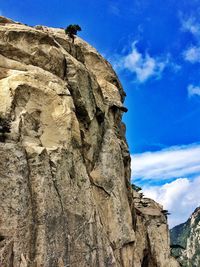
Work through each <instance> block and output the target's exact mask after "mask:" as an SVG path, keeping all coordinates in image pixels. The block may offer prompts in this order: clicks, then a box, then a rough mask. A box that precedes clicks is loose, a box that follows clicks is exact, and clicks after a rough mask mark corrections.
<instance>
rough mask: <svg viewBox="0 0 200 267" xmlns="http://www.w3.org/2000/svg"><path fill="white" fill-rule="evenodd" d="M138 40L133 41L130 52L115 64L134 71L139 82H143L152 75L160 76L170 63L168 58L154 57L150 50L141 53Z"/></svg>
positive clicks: (120, 67) (117, 66)
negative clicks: (137, 45)
mask: <svg viewBox="0 0 200 267" xmlns="http://www.w3.org/2000/svg"><path fill="white" fill-rule="evenodd" d="M136 44H137V41H135V42H133V43H132V49H131V52H130V53H129V54H127V55H126V56H122V57H121V58H120V59H119V58H118V60H117V62H116V63H115V64H114V66H115V68H117V69H126V70H129V71H130V72H132V73H133V74H134V75H135V76H136V79H137V81H138V82H140V83H143V82H145V81H147V80H148V79H150V78H151V77H154V78H160V77H161V75H162V72H163V70H164V69H165V67H166V66H167V64H168V59H167V58H165V59H163V58H161V57H152V56H151V55H150V54H149V53H148V52H145V53H141V52H139V51H138V49H137V47H136Z"/></svg>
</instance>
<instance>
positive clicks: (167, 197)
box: [143, 177, 200, 227]
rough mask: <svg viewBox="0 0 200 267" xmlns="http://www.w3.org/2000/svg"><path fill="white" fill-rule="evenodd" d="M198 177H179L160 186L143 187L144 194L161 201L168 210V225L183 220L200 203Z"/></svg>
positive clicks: (199, 178)
mask: <svg viewBox="0 0 200 267" xmlns="http://www.w3.org/2000/svg"><path fill="white" fill-rule="evenodd" d="M199 188H200V177H196V178H195V179H193V180H191V179H188V178H179V179H176V180H175V181H173V182H171V183H166V184H164V185H162V186H152V187H144V188H143V192H144V194H145V196H147V197H150V198H153V199H154V200H156V201H157V202H159V203H161V204H162V205H163V207H164V209H167V210H169V212H170V213H171V215H170V216H169V219H168V221H169V224H170V227H173V226H175V225H177V224H180V223H183V222H185V221H186V220H187V219H188V217H189V216H190V214H191V213H192V212H193V211H194V209H195V208H196V207H198V206H199V205H200V197H199Z"/></svg>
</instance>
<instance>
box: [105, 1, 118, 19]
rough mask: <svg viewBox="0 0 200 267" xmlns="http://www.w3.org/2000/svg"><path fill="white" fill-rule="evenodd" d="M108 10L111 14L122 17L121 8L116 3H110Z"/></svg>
mask: <svg viewBox="0 0 200 267" xmlns="http://www.w3.org/2000/svg"><path fill="white" fill-rule="evenodd" d="M108 8H109V12H110V13H111V14H113V15H116V16H119V15H120V8H119V6H118V4H117V3H116V2H110V3H109V6H108Z"/></svg>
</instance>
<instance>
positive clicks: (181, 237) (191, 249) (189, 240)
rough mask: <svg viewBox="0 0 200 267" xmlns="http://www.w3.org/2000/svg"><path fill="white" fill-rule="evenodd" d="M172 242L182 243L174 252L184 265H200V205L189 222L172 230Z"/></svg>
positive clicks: (193, 266) (186, 266) (189, 266)
mask: <svg viewBox="0 0 200 267" xmlns="http://www.w3.org/2000/svg"><path fill="white" fill-rule="evenodd" d="M170 234H171V243H172V244H178V245H181V247H182V248H175V249H173V250H172V254H173V255H174V257H176V258H177V260H178V261H179V262H180V264H181V266H183V267H191V266H192V267H199V266H200V207H198V208H196V210H195V211H194V212H193V214H192V215H191V217H190V218H189V219H188V220H187V222H185V223H182V224H180V225H177V226H175V227H174V228H172V229H171V230H170Z"/></svg>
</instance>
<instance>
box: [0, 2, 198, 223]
mask: <svg viewBox="0 0 200 267" xmlns="http://www.w3.org/2000/svg"><path fill="white" fill-rule="evenodd" d="M0 14H2V15H4V16H7V17H10V18H12V19H14V20H18V21H21V22H23V23H26V24H28V25H38V24H43V25H47V26H53V27H66V26H67V25H68V24H71V23H77V24H79V25H80V26H81V27H82V32H81V33H80V36H81V37H82V38H83V39H85V40H86V41H88V42H89V43H90V44H92V45H93V46H94V47H96V49H97V50H98V51H99V52H100V53H102V54H103V55H104V56H105V57H106V58H107V59H108V60H109V61H110V62H111V63H112V64H113V66H114V68H115V70H116V72H117V74H118V75H119V78H120V80H121V82H122V84H123V86H124V89H125V91H126V93H127V98H126V102H125V105H126V106H127V107H128V110H129V112H128V113H127V114H125V116H124V121H125V123H126V125H127V139H128V143H129V147H130V151H131V154H132V156H133V157H132V158H133V160H132V171H133V180H134V181H136V182H137V183H138V184H139V185H142V186H143V188H144V192H145V194H146V195H147V196H153V197H154V198H155V199H157V200H159V201H160V202H161V203H163V204H164V205H165V208H169V209H170V211H171V210H172V211H173V215H172V217H171V218H170V220H171V221H170V223H171V225H174V224H176V223H179V222H182V221H184V220H186V219H187V217H188V216H189V215H190V213H191V212H192V210H193V209H194V208H195V205H196V206H197V205H200V197H199V196H197V195H195V196H194V197H192V196H191V195H190V191H191V187H192V186H193V185H194V183H195V186H196V185H197V183H198V181H199V176H200V170H199V165H200V153H199V151H200V149H199V144H200V127H199V125H200V18H199V15H198V14H200V6H199V0H192V1H188V0H181V1H177V0H176V1H175V0H166V1H160V0H151V1H149V0H132V1H131V0H116V1H113V0H110V1H109V0H101V1H95V0H87V1H86V0H73V1H67V0H49V1H48V2H47V1H39V0H34V1H32V0H23V1H22V0H18V1H16V0H6V1H3V0H0ZM195 149H197V150H195ZM172 151H174V152H175V153H172ZM198 153H199V154H198ZM147 154H148V155H150V157H147ZM193 155H195V156H193ZM188 157H189V158H190V159H191V160H190V164H188ZM158 158H159V159H160V160H158ZM173 158H174V161H173ZM172 161H173V163H172ZM180 161H182V165H180ZM169 165H170V166H172V167H171V168H168V166H169ZM163 166H164V167H163ZM185 166H186V167H185ZM173 168H174V169H173ZM147 169H148V170H147ZM172 169H173V170H172ZM177 169H179V170H180V169H181V170H182V171H181V172H180V171H177ZM149 170H150V171H149ZM166 172H168V175H166ZM155 173H156V174H155ZM166 176H167V178H166ZM184 179H185V180H184ZM184 184H187V186H185V187H184V188H185V189H184V190H186V191H184V190H183V185H184ZM166 188H167V189H166ZM169 188H172V189H170V190H175V189H176V194H175V193H174V195H176V196H177V197H179V199H178V202H180V201H182V202H181V203H183V204H184V203H186V202H187V203H189V204H187V205H186V206H187V207H186V206H184V205H183V207H182V210H181V211H180V212H179V213H177V211H176V205H175V204H174V206H173V205H172V204H171V206H170V205H169V201H168V200H169V199H172V197H171V193H170V192H171V191H170V190H169ZM174 188H175V189H174ZM199 188H200V182H199ZM163 190H164V191H163ZM173 192H174V191H173ZM181 192H185V193H184V194H181V196H180V193H181ZM186 196H187V197H188V198H189V199H192V200H191V201H189V200H188V199H187V198H186ZM180 198H181V199H180ZM174 201H175V202H176V203H177V199H174ZM166 203H167V204H166ZM179 210H180V209H179ZM181 212H182V213H181Z"/></svg>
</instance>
